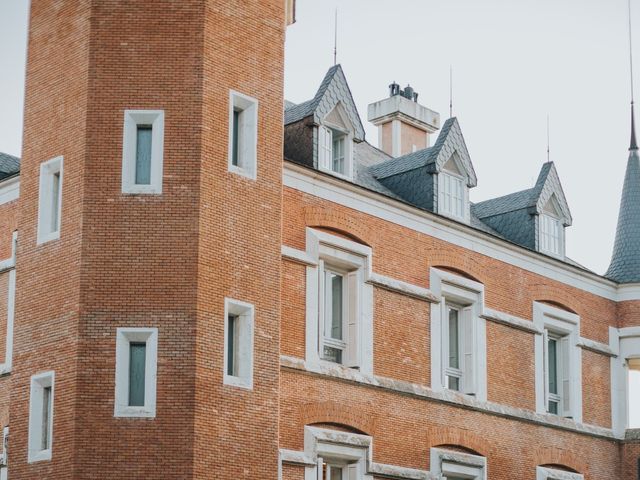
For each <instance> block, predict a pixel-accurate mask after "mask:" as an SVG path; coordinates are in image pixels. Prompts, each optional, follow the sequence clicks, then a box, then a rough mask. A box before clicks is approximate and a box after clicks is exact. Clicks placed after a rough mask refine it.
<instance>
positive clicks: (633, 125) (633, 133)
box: [629, 101, 638, 150]
mask: <svg viewBox="0 0 640 480" xmlns="http://www.w3.org/2000/svg"><path fill="white" fill-rule="evenodd" d="M629 150H638V143H637V142H636V119H635V115H634V112H633V101H631V144H630V145H629Z"/></svg>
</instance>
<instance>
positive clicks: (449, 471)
mask: <svg viewBox="0 0 640 480" xmlns="http://www.w3.org/2000/svg"><path fill="white" fill-rule="evenodd" d="M430 471H431V473H432V474H434V475H437V478H442V477H443V476H444V478H449V475H451V476H454V477H455V478H464V479H470V480H487V459H486V458H485V457H481V456H479V455H472V454H470V453H461V452H456V451H452V450H447V449H444V448H435V447H434V448H431V449H430Z"/></svg>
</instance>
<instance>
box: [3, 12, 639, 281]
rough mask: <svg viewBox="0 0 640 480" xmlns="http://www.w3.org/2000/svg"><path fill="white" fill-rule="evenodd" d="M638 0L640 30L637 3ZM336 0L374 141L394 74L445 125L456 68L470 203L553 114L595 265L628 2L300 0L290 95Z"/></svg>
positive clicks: (568, 190)
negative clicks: (473, 183) (377, 107)
mask: <svg viewBox="0 0 640 480" xmlns="http://www.w3.org/2000/svg"><path fill="white" fill-rule="evenodd" d="M633 2H634V15H633V24H634V26H636V25H637V26H640V0H633ZM338 3H340V5H339V10H338V15H339V20H338V32H339V33H338V61H339V62H340V63H341V64H342V66H343V68H344V71H345V74H346V76H347V80H348V82H349V84H350V86H351V90H352V92H353V94H354V97H355V100H356V103H357V105H358V109H359V111H360V114H361V115H362V116H363V121H364V123H365V127H366V129H367V139H368V140H369V141H370V142H371V143H373V144H376V145H377V131H376V129H375V128H372V126H371V125H370V124H368V123H367V122H366V111H367V105H368V104H369V103H371V102H373V101H376V100H379V99H381V98H383V97H385V96H386V95H387V86H388V85H389V83H391V81H394V80H395V81H397V82H398V83H400V84H401V85H402V86H403V87H404V86H405V85H406V84H407V83H410V84H411V85H412V86H413V87H414V88H415V89H416V90H417V91H418V92H419V94H420V102H421V103H423V104H424V105H425V106H427V107H429V108H431V109H434V110H436V111H438V112H440V113H441V115H442V120H445V119H446V118H447V117H448V110H449V108H448V103H449V66H450V65H452V66H453V71H454V78H453V84H454V114H455V115H456V116H457V117H458V118H459V121H460V125H461V127H462V130H463V133H464V135H465V139H466V141H467V146H468V148H469V152H470V154H471V158H472V161H473V163H474V167H475V169H476V172H477V174H478V187H476V188H475V189H473V190H472V191H471V199H472V201H479V200H484V199H487V198H491V197H495V196H499V195H504V194H507V193H510V192H513V191H516V190H521V189H524V188H529V187H531V186H532V185H533V183H534V182H535V179H536V178H537V175H538V172H539V170H540V167H541V165H542V163H543V162H544V161H545V159H546V118H547V114H549V115H550V118H551V122H550V123H551V159H552V160H553V161H555V162H556V165H557V168H558V171H559V174H560V178H561V180H562V183H563V186H564V190H565V194H566V196H567V200H568V202H569V206H570V208H571V212H572V214H573V219H574V224H573V226H572V227H570V228H569V229H568V230H567V253H568V255H569V256H570V257H572V258H574V259H575V260H577V261H578V262H580V263H582V264H584V265H586V266H587V267H589V268H592V269H593V270H595V271H596V272H598V273H603V272H604V271H605V270H606V268H607V266H608V264H609V260H610V255H611V249H612V244H613V238H614V232H615V225H616V220H617V212H618V204H619V200H620V191H621V188H622V180H623V175H624V167H625V164H626V159H627V147H628V144H629V62H628V44H627V15H626V12H627V0H610V1H606V2H605V1H602V0H562V1H557V0H521V1H514V0H483V1H477V0H446V1H445V0H420V1H416V0H395V1H393V2H391V1H388V0H342V1H341V2H338V1H337V0H323V1H317V0H298V2H297V19H298V21H297V23H296V24H294V25H293V26H291V27H290V28H289V30H288V32H287V45H286V55H287V56H286V85H285V91H286V97H287V99H289V100H292V101H296V102H299V101H303V100H306V99H308V98H311V97H312V96H313V94H314V93H315V90H316V88H317V86H318V84H319V83H320V81H321V80H322V78H323V76H324V74H325V72H326V70H327V69H328V68H329V67H330V66H331V65H332V64H333V23H334V11H335V7H336V6H337V5H338ZM27 8H28V2H27V0H2V2H0V65H2V68H1V69H0V72H1V73H0V151H4V152H8V153H12V154H15V155H19V154H20V148H21V135H22V133H21V132H22V108H23V95H24V57H25V51H26V29H27ZM637 40H638V41H640V29H639V31H638V35H637ZM639 53H640V45H639V46H638V48H636V57H638V54H639ZM636 60H637V62H636V63H637V65H638V69H639V70H640V59H636Z"/></svg>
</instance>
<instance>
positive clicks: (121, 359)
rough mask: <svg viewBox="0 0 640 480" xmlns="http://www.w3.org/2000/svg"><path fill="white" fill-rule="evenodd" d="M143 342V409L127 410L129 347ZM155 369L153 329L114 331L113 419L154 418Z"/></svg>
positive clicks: (154, 337) (156, 361)
mask: <svg viewBox="0 0 640 480" xmlns="http://www.w3.org/2000/svg"><path fill="white" fill-rule="evenodd" d="M132 341H133V342H135V341H138V342H146V352H145V354H146V356H145V360H146V361H145V389H144V406H141V407H132V406H129V343H130V342H132ZM157 365H158V329H157V328H118V329H117V331H116V383H115V406H114V417H134V418H135V417H139V418H154V417H155V416H156V383H157V368H158V367H157Z"/></svg>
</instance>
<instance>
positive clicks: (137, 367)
mask: <svg viewBox="0 0 640 480" xmlns="http://www.w3.org/2000/svg"><path fill="white" fill-rule="evenodd" d="M146 357H147V344H146V343H144V342H131V343H129V406H130V407H142V406H144V389H145V378H146V377H145V366H146Z"/></svg>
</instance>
